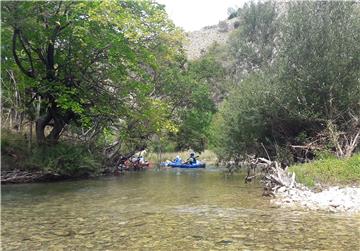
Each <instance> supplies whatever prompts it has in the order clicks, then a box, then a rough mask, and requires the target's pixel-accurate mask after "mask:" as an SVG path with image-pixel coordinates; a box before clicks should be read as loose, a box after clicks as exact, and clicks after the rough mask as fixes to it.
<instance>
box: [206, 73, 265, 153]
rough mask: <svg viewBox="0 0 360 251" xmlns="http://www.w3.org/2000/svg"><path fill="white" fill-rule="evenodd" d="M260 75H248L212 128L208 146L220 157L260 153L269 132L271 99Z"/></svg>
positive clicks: (228, 100)
mask: <svg viewBox="0 0 360 251" xmlns="http://www.w3.org/2000/svg"><path fill="white" fill-rule="evenodd" d="M267 81H268V80H266V79H265V76H264V75H259V74H258V75H252V76H251V77H249V78H247V79H245V80H244V81H242V82H241V83H240V85H239V87H238V88H234V89H233V90H232V91H230V93H229V98H228V99H227V100H226V101H225V102H224V103H223V104H222V106H221V107H220V109H219V113H218V114H217V115H216V116H215V117H214V120H213V124H212V130H211V135H212V145H213V146H214V147H215V151H216V152H217V153H219V154H220V155H222V156H236V155H238V154H244V153H246V152H249V153H250V152H253V151H254V150H257V149H260V147H261V145H260V143H261V142H262V141H263V139H264V138H265V136H266V133H267V131H268V129H269V124H268V123H269V118H268V116H267V111H268V108H269V103H270V102H271V97H270V96H269V91H268V90H269V89H268V84H267Z"/></svg>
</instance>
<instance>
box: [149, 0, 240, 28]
mask: <svg viewBox="0 0 360 251" xmlns="http://www.w3.org/2000/svg"><path fill="white" fill-rule="evenodd" d="M155 1H156V2H158V3H161V4H164V5H165V6H166V12H167V13H168V14H169V17H170V18H171V19H172V20H173V21H174V23H175V24H176V25H177V26H180V27H182V28H184V30H185V31H194V30H199V29H201V28H202V27H204V26H207V25H213V24H217V23H218V22H219V21H220V20H224V19H226V18H227V16H228V13H227V10H228V8H229V7H236V6H237V7H241V6H242V5H243V4H244V3H245V2H246V0H155Z"/></svg>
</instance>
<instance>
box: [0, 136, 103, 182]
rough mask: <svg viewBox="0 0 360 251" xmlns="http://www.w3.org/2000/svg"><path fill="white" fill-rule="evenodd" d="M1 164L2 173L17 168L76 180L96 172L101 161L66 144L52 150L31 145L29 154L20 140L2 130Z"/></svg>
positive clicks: (81, 147) (81, 146)
mask: <svg viewBox="0 0 360 251" xmlns="http://www.w3.org/2000/svg"><path fill="white" fill-rule="evenodd" d="M1 161H2V168H3V170H7V169H16V168H17V169H20V170H26V171H31V170H37V171H44V172H49V173H57V174H60V175H69V176H74V177H76V176H82V175H88V174H94V173H97V172H100V171H101V161H102V159H101V156H97V155H96V154H94V153H90V152H89V151H88V149H87V147H86V146H83V145H80V144H74V143H70V142H61V143H59V144H57V145H55V146H52V147H48V146H37V145H35V144H34V145H32V146H31V150H30V149H29V148H28V143H27V141H26V138H25V137H24V136H22V135H20V134H17V133H13V132H10V131H7V130H2V132H1Z"/></svg>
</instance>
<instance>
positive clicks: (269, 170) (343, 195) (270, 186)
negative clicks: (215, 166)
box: [256, 158, 360, 213]
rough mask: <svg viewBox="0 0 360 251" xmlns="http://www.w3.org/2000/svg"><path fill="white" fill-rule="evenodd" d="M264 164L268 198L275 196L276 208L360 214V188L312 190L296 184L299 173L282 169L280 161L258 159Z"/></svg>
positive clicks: (319, 188) (265, 190)
mask: <svg viewBox="0 0 360 251" xmlns="http://www.w3.org/2000/svg"><path fill="white" fill-rule="evenodd" d="M256 163H257V164H259V163H260V164H262V165H264V166H263V168H262V169H263V172H264V173H265V174H264V177H263V179H262V183H263V184H264V195H267V196H273V197H274V199H272V200H271V203H272V204H273V205H276V206H279V207H291V208H304V209H308V210H324V211H329V212H346V213H360V187H342V188H340V187H337V186H332V187H328V188H326V189H323V188H322V187H321V186H320V185H318V187H317V188H316V189H314V190H310V189H309V188H307V187H306V186H304V185H303V184H301V183H298V182H296V179H295V173H291V172H288V168H287V167H286V168H281V167H280V164H279V163H278V162H276V161H269V160H267V159H264V158H258V159H257V161H256Z"/></svg>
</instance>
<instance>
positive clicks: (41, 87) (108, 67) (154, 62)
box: [2, 1, 183, 140]
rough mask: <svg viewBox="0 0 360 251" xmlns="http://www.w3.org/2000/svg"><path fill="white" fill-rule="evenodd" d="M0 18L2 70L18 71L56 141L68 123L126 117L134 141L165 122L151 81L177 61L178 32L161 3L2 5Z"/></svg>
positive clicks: (100, 123) (95, 123) (108, 123)
mask: <svg viewBox="0 0 360 251" xmlns="http://www.w3.org/2000/svg"><path fill="white" fill-rule="evenodd" d="M2 21H3V27H4V29H2V32H3V36H2V44H6V45H8V46H3V47H2V52H3V53H2V54H3V55H4V56H3V57H2V61H3V62H5V63H6V66H7V67H8V68H7V69H6V70H12V71H17V70H18V69H20V70H21V71H19V72H18V74H19V76H20V77H21V78H22V77H25V80H24V81H23V80H22V79H19V80H21V86H22V88H23V89H22V90H24V92H25V95H26V98H27V99H28V100H31V99H32V98H33V97H41V103H40V106H41V109H40V114H39V118H38V121H41V120H42V121H44V126H43V127H44V128H45V126H46V125H49V126H54V127H53V128H54V129H53V131H52V132H55V131H56V130H55V129H57V135H55V137H54V139H55V140H57V137H58V136H59V132H60V131H61V129H62V128H63V127H64V126H65V124H71V123H72V125H75V130H77V129H78V127H83V128H85V129H86V130H87V129H89V128H91V127H96V128H100V129H99V130H102V129H103V128H106V127H112V126H117V123H114V121H117V120H119V119H120V120H125V121H126V122H127V123H126V125H127V126H125V127H121V131H122V133H123V135H125V134H127V137H135V136H134V135H133V131H137V132H138V134H139V135H140V136H138V138H139V137H140V138H147V135H148V134H149V133H155V132H156V131H158V130H161V129H162V128H163V126H164V125H166V126H168V125H169V124H170V122H169V119H168V117H169V110H170V109H169V105H168V104H167V103H166V102H163V101H161V100H159V98H158V97H159V96H158V95H157V94H159V93H158V92H157V91H158V89H157V85H158V84H159V82H158V81H157V80H158V79H157V77H156V76H157V75H159V74H161V73H162V72H163V71H164V69H165V68H166V67H168V66H169V65H177V66H179V63H178V62H177V61H181V60H183V52H182V49H181V41H182V38H183V35H182V33H181V32H180V31H179V30H178V29H177V28H176V27H175V26H174V25H173V23H172V22H171V21H170V20H169V19H168V18H167V15H166V12H165V11H164V7H163V6H162V5H159V4H157V3H155V2H149V1H122V2H118V1H106V2H101V1H100V2H99V1H95V2H53V1H48V2H7V3H4V5H2ZM12 38H14V40H15V43H11V40H12ZM11 45H13V46H11ZM12 50H13V51H14V52H15V54H14V53H11V51H12ZM12 54H14V55H12ZM16 55H17V56H16ZM20 73H21V74H22V75H21V74H20ZM16 79H18V76H16ZM5 85H10V84H9V82H5ZM7 89H10V88H7ZM6 94H8V95H9V97H11V94H12V93H11V92H9V93H6ZM9 106H10V104H9ZM26 115H27V116H28V117H30V114H29V113H27V114H26ZM129 115H131V116H129ZM153 115H156V116H153ZM144 117H146V121H142V122H140V120H143V118H144ZM50 121H53V123H50ZM38 124H40V123H38ZM56 127H58V128H56ZM37 132H39V130H38V131H37ZM37 136H39V135H37ZM40 136H41V135H40ZM49 136H52V133H50V135H49ZM40 139H41V138H40Z"/></svg>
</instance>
